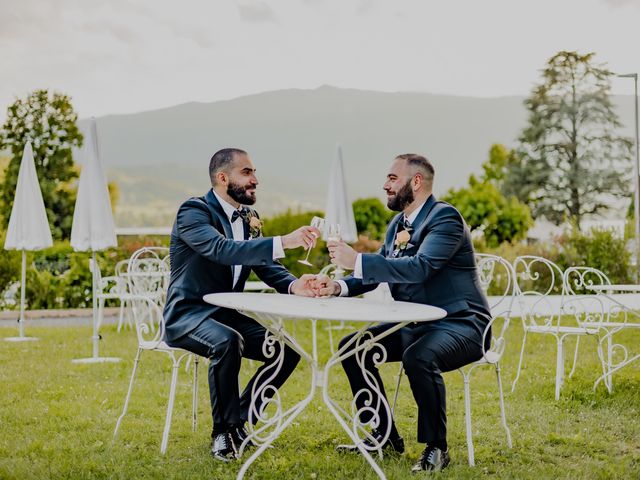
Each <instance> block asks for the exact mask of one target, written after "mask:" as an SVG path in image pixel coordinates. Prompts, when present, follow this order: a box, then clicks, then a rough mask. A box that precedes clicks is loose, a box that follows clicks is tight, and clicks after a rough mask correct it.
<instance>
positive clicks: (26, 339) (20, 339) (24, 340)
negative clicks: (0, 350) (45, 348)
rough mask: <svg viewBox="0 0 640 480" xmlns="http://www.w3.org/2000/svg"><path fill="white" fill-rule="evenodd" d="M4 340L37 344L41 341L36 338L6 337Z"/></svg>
mask: <svg viewBox="0 0 640 480" xmlns="http://www.w3.org/2000/svg"><path fill="white" fill-rule="evenodd" d="M3 340H5V341H7V342H35V341H36V340H40V339H39V338H36V337H6V338H3Z"/></svg>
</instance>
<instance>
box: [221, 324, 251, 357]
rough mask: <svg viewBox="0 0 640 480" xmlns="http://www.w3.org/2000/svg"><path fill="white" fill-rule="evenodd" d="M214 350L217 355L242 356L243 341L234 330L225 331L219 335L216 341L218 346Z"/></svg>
mask: <svg viewBox="0 0 640 480" xmlns="http://www.w3.org/2000/svg"><path fill="white" fill-rule="evenodd" d="M215 350H217V351H218V352H220V353H219V355H225V354H227V355H228V354H231V355H242V351H243V350H244V339H243V338H242V335H240V334H239V333H238V332H236V331H235V330H231V329H225V330H224V332H223V333H222V334H221V335H220V340H219V341H218V345H217V346H216V348H215ZM214 355H215V353H214Z"/></svg>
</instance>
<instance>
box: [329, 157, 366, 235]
mask: <svg viewBox="0 0 640 480" xmlns="http://www.w3.org/2000/svg"><path fill="white" fill-rule="evenodd" d="M331 224H339V225H340V235H341V237H342V240H344V241H345V242H347V243H351V242H355V241H356V240H357V239H358V230H357V229H356V222H355V220H354V218H353V207H352V205H351V202H350V201H349V197H348V195H347V185H346V182H345V178H344V167H343V162H342V147H341V146H340V145H338V156H337V157H336V160H335V161H334V162H333V165H332V166H331V173H330V175H329V192H328V194H327V208H326V209H325V225H326V227H328V226H329V225H331ZM323 238H324V239H325V240H326V239H327V229H326V228H325V231H324V235H323Z"/></svg>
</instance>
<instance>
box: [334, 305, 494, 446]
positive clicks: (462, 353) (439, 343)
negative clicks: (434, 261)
mask: <svg viewBox="0 0 640 480" xmlns="http://www.w3.org/2000/svg"><path fill="white" fill-rule="evenodd" d="M465 320H468V317H466V318H465V317H464V316H462V317H461V318H459V319H458V320H457V319H455V318H452V317H447V318H446V319H444V320H438V321H435V322H428V323H422V324H417V325H413V324H412V325H411V326H407V327H403V328H401V329H400V330H398V331H396V332H394V333H392V334H391V335H389V336H387V337H385V338H383V339H381V340H380V341H379V342H378V343H380V344H381V345H382V346H383V347H384V348H385V349H386V351H387V358H386V362H398V361H402V364H403V366H404V370H405V372H406V374H407V377H409V383H410V386H411V391H412V393H413V397H414V399H415V401H416V404H417V406H418V425H417V427H418V442H420V443H433V442H437V441H441V440H446V437H447V411H446V390H445V385H444V380H443V378H442V373H443V372H449V371H452V370H455V369H458V368H460V367H462V366H464V365H468V364H469V363H472V362H475V361H476V360H479V359H480V358H482V337H481V335H480V334H479V333H478V329H477V327H474V326H473V325H472V324H471V323H469V322H467V321H465ZM389 328H391V325H388V324H387V325H378V326H375V327H372V328H370V329H369V330H370V331H371V332H372V333H374V334H378V333H380V332H381V331H384V330H386V329H389ZM353 335H354V334H352V335H349V336H347V337H345V338H343V339H342V340H341V342H340V346H341V347H342V346H344V345H345V344H346V343H347V342H348V341H349V340H350V339H351V338H352V337H353ZM487 337H489V338H487V340H486V341H487V342H489V341H490V336H489V335H488V336H487ZM376 350H378V351H379V349H375V348H374V349H372V350H370V351H369V352H368V354H367V355H366V356H365V361H364V366H365V368H366V370H367V371H368V372H369V374H370V375H371V376H372V377H373V378H374V379H375V381H376V382H377V384H378V385H379V387H380V389H381V391H382V393H383V394H384V395H385V398H386V394H385V392H384V386H383V384H382V379H381V378H380V373H379V371H378V368H377V367H376V365H375V363H374V358H373V357H374V355H375V353H376ZM342 366H343V368H344V370H345V373H346V374H347V377H348V379H349V384H350V386H351V391H352V392H353V395H354V396H355V395H357V394H358V392H359V391H360V390H361V389H364V390H365V391H371V387H370V385H369V383H370V382H371V380H366V379H365V376H364V375H363V373H362V370H361V368H360V365H358V362H357V360H356V358H355V356H350V357H348V358H346V359H345V360H343V361H342ZM367 397H368V395H366V394H362V393H361V394H359V395H357V397H356V405H357V407H358V409H360V408H362V407H364V406H365V400H367ZM374 398H375V397H374ZM377 414H378V416H379V417H378V418H379V419H380V423H379V425H378V427H377V428H378V429H379V430H380V431H382V432H385V431H386V429H387V427H388V425H389V422H391V425H392V430H391V431H392V433H393V432H394V431H395V425H394V424H393V418H387V415H386V412H385V410H384V409H383V408H380V409H379V410H378V412H377ZM371 418H372V413H371V412H369V411H367V410H365V411H364V413H362V414H361V416H360V420H361V421H362V422H363V423H366V422H368V421H370V420H371Z"/></svg>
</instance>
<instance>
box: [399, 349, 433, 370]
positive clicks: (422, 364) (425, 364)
mask: <svg viewBox="0 0 640 480" xmlns="http://www.w3.org/2000/svg"><path fill="white" fill-rule="evenodd" d="M402 365H403V366H404V369H405V370H406V372H407V374H411V372H413V371H416V370H417V369H420V370H422V371H424V369H426V370H427V372H429V373H439V372H440V366H439V364H438V356H437V355H436V353H435V352H434V351H433V350H431V349H429V348H423V349H418V348H413V346H411V347H409V348H407V349H406V350H405V352H404V354H403V355H402Z"/></svg>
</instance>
